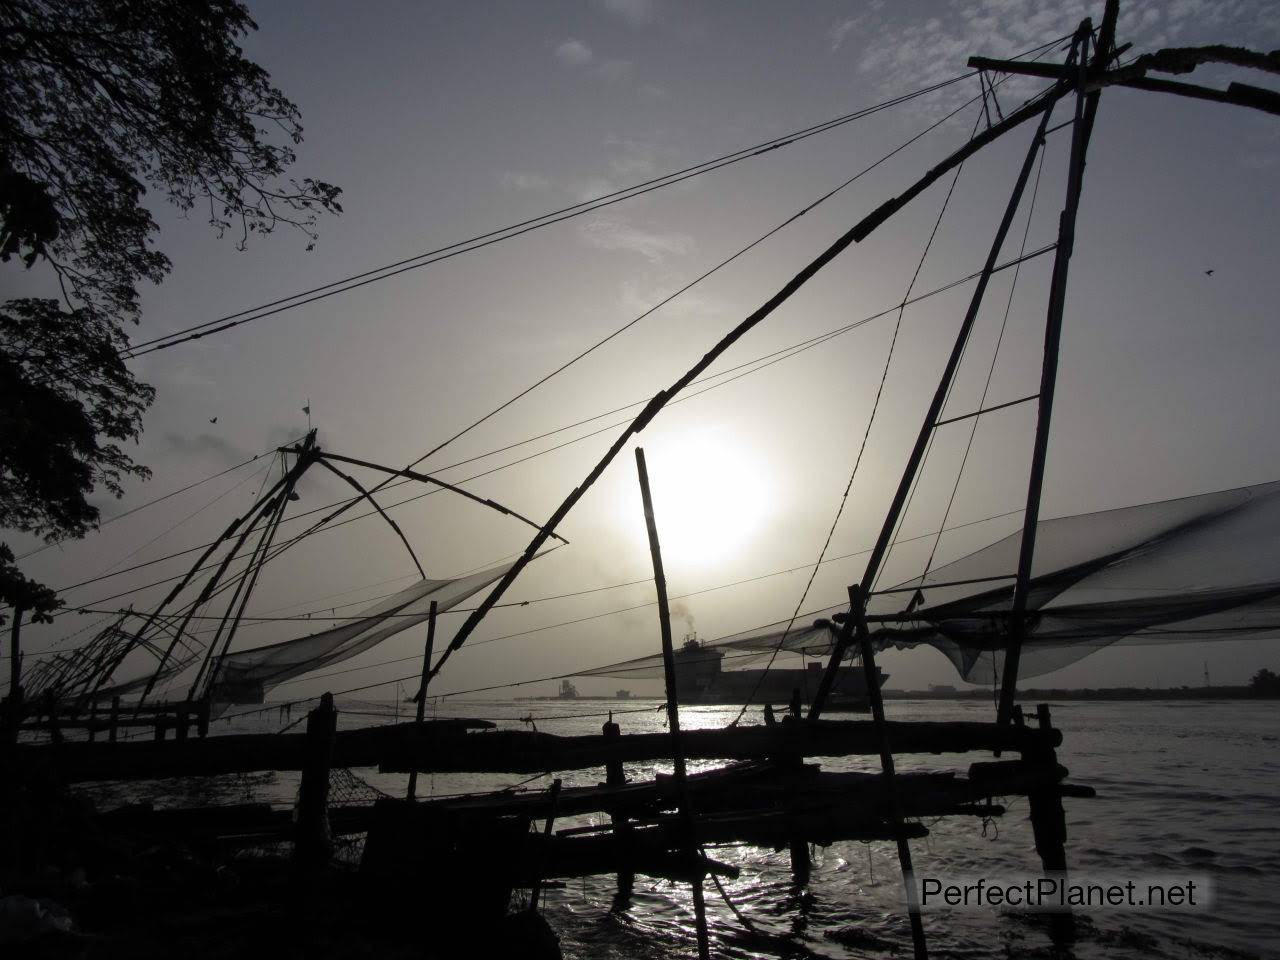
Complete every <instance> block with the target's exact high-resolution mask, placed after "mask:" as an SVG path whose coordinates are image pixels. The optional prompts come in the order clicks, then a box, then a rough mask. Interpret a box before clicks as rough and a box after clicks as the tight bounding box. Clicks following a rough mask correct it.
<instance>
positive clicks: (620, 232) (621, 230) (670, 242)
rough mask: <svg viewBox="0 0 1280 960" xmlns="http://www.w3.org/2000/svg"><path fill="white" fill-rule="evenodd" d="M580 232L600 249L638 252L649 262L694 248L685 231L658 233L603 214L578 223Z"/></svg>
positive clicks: (658, 260)
mask: <svg viewBox="0 0 1280 960" xmlns="http://www.w3.org/2000/svg"><path fill="white" fill-rule="evenodd" d="M578 235H579V236H580V237H582V239H583V240H585V241H586V242H587V243H588V244H589V245H590V246H593V247H596V248H597V249H600V250H624V251H627V252H630V253H638V254H640V256H642V257H644V258H645V259H646V260H648V261H649V262H650V263H658V262H660V261H661V260H663V259H664V258H666V257H669V256H679V255H682V254H685V253H688V252H689V251H690V250H692V249H693V239H692V238H691V237H689V236H687V235H685V234H682V233H658V232H656V231H652V230H646V229H644V228H643V227H636V226H633V225H632V224H629V223H627V222H626V221H624V220H620V219H615V218H607V217H606V218H601V219H599V220H592V221H590V222H588V223H583V224H580V225H579V226H578Z"/></svg>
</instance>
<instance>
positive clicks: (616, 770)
mask: <svg viewBox="0 0 1280 960" xmlns="http://www.w3.org/2000/svg"><path fill="white" fill-rule="evenodd" d="M600 732H601V733H602V734H603V735H604V739H605V741H606V742H609V743H613V742H616V741H618V740H621V739H622V728H621V727H620V726H618V724H616V723H614V722H613V711H612V710H611V711H609V719H608V720H606V721H605V723H604V726H603V727H602V728H601V731H600ZM604 769H605V775H604V782H605V783H607V784H608V785H609V786H611V787H621V786H623V785H625V784H626V782H627V776H626V773H624V772H623V769H622V761H621V760H618V759H615V758H613V757H610V758H609V760H607V761H606V762H605V768H604ZM609 819H610V820H611V821H612V822H613V837H614V843H615V844H616V845H617V847H618V850H619V851H620V853H621V854H622V855H623V856H622V859H623V860H624V861H628V862H629V861H630V850H631V824H630V823H629V822H628V821H627V815H626V814H625V813H616V812H614V813H610V814H609ZM635 883H636V874H635V871H634V870H631V869H628V868H623V869H621V870H619V871H618V901H619V903H623V902H626V901H628V900H630V899H631V891H632V890H633V889H635Z"/></svg>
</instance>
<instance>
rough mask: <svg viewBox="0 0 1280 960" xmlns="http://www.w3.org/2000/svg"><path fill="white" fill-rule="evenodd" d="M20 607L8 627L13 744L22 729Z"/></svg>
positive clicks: (11, 735) (10, 711) (9, 717)
mask: <svg viewBox="0 0 1280 960" xmlns="http://www.w3.org/2000/svg"><path fill="white" fill-rule="evenodd" d="M22 614H23V608H22V607H21V606H14V608H13V623H12V624H11V625H10V627H9V716H8V717H7V718H6V719H7V720H8V721H9V735H10V737H11V738H12V740H13V742H14V743H17V742H18V731H19V730H21V729H22V714H23V709H22V645H21V643H20V642H19V641H18V633H19V631H20V630H21V629H22Z"/></svg>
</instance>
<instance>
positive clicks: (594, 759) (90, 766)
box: [9, 719, 1062, 783]
mask: <svg viewBox="0 0 1280 960" xmlns="http://www.w3.org/2000/svg"><path fill="white" fill-rule="evenodd" d="M492 727H493V724H492V723H490V722H488V721H485V720H462V719H459V720H437V721H427V722H426V723H424V725H423V735H422V736H421V737H417V736H415V734H414V730H415V729H416V725H415V724H412V723H405V724H396V725H393V726H385V727H368V728H365V729H361V730H342V731H339V732H338V735H337V739H336V741H335V743H334V753H333V762H334V765H335V766H342V767H372V766H379V767H381V769H382V770H384V771H387V772H394V773H408V772H409V771H410V770H413V769H417V770H419V771H421V772H436V773H445V772H488V773H524V774H533V773H545V772H546V771H548V770H582V769H588V768H592V767H604V766H605V765H606V764H608V763H610V762H611V761H617V762H620V763H652V762H654V761H657V760H669V759H671V739H670V737H669V736H668V735H667V734H666V733H640V734H624V735H622V736H620V737H618V738H617V739H616V740H606V739H605V738H604V737H602V736H599V735H583V736H556V735H554V734H549V733H534V732H532V731H526V730H494V729H488V730H487V732H484V733H476V734H464V731H465V730H466V729H468V728H470V729H486V728H492ZM888 730H889V735H890V736H891V737H892V738H893V745H894V749H895V750H896V751H897V752H898V753H899V754H902V753H933V754H943V753H969V752H984V753H990V752H994V751H1000V750H1010V751H1015V752H1022V751H1025V750H1028V749H1032V748H1033V747H1034V745H1035V743H1036V742H1037V741H1038V739H1039V738H1041V737H1047V738H1048V739H1049V740H1050V741H1051V743H1050V744H1049V745H1050V746H1055V747H1056V746H1059V745H1060V744H1061V742H1062V734H1061V732H1059V731H1056V730H1054V731H1049V732H1048V733H1045V734H1041V733H1040V732H1038V731H1035V730H1026V729H1017V728H1014V727H999V726H997V725H996V724H992V723H976V722H958V723H942V722H932V721H921V722H907V721H900V720H890V721H889V722H888ZM302 741H303V735H302V734H275V733H268V734H235V735H231V736H211V737H206V738H204V739H202V740H189V741H187V742H186V743H181V744H178V743H153V742H148V741H129V742H121V743H115V744H112V743H103V742H101V741H99V742H98V743H86V742H82V741H81V742H74V743H72V742H68V743H64V744H62V747H61V751H60V752H59V753H58V755H57V759H56V763H57V768H58V770H59V775H60V776H61V777H63V778H64V779H65V780H66V781H67V782H71V783H75V782H84V781H90V780H147V779H158V778H164V777H180V776H217V775H219V774H226V773H251V772H253V771H255V770H300V769H301V767H302ZM681 744H682V747H683V751H684V755H685V757H686V759H688V760H757V759H759V758H761V757H769V756H778V755H781V754H786V753H796V754H799V755H803V756H808V757H813V756H818V757H848V756H878V755H879V752H880V747H879V739H878V736H877V734H876V731H875V728H874V725H873V724H872V723H871V722H870V721H867V720H834V721H833V720H822V721H819V722H817V723H804V724H785V725H783V724H779V725H777V726H774V727H766V726H763V725H761V726H751V727H736V728H733V729H721V730H685V731H683V735H682V737H681ZM9 758H11V759H12V760H13V761H14V762H17V763H19V764H27V763H46V764H47V763H50V762H53V756H52V754H51V753H50V752H49V748H48V747H47V746H42V745H19V746H18V747H17V749H16V750H14V751H11V752H10V754H9Z"/></svg>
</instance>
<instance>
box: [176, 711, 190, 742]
mask: <svg viewBox="0 0 1280 960" xmlns="http://www.w3.org/2000/svg"><path fill="white" fill-rule="evenodd" d="M189 722H190V720H189V712H188V710H187V704H186V703H185V702H184V703H183V704H182V705H180V706H179V707H178V717H177V726H176V727H174V731H173V732H174V736H175V737H176V738H177V739H179V740H185V739H187V724H188V723H189Z"/></svg>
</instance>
